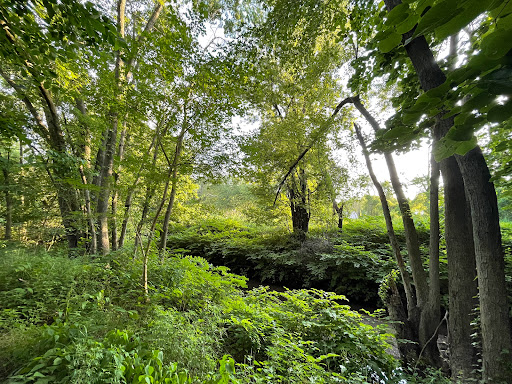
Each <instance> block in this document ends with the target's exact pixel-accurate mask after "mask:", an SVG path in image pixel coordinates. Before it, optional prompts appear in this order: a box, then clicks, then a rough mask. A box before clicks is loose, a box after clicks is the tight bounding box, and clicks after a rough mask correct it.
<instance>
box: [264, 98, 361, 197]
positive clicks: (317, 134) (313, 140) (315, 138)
mask: <svg viewBox="0 0 512 384" xmlns="http://www.w3.org/2000/svg"><path fill="white" fill-rule="evenodd" d="M356 100H359V95H357V96H353V97H347V98H346V99H344V100H343V101H341V102H340V103H339V104H338V105H337V106H336V108H334V112H333V113H332V115H331V117H330V118H329V120H327V121H326V122H325V123H324V124H323V125H322V126H320V128H319V129H318V130H317V131H316V132H315V133H314V134H313V135H312V137H311V141H310V143H309V144H308V145H307V147H306V148H305V149H304V150H303V151H302V153H301V154H300V155H299V157H297V160H295V161H294V162H293V164H292V165H291V166H290V168H289V169H288V172H286V175H284V177H283V179H282V180H281V182H280V183H279V186H278V187H277V192H276V197H275V199H274V205H275V204H276V201H277V198H278V196H279V193H280V192H281V188H283V185H284V183H285V182H286V180H287V179H288V177H289V176H290V175H291V173H292V172H293V170H294V169H295V167H296V166H297V165H298V164H299V162H300V161H301V160H302V159H303V158H304V156H306V154H307V153H308V152H309V150H310V149H311V148H313V145H315V143H316V142H317V141H318V139H319V138H320V137H321V136H323V135H324V134H325V133H326V132H327V130H328V129H329V128H330V126H331V122H332V121H333V119H334V118H335V117H336V115H337V114H338V113H339V112H340V110H341V108H343V107H344V106H345V105H347V104H350V103H354V102H355V101H356Z"/></svg>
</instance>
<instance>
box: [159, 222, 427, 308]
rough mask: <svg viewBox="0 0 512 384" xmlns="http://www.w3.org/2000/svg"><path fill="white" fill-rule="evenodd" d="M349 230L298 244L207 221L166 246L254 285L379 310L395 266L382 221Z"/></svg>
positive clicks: (178, 230)
mask: <svg viewBox="0 0 512 384" xmlns="http://www.w3.org/2000/svg"><path fill="white" fill-rule="evenodd" d="M356 223H357V224H356ZM347 225H348V226H347V227H346V230H345V231H344V233H342V234H339V233H336V232H333V233H331V234H329V235H327V236H325V234H320V233H319V234H318V235H315V234H313V235H312V236H311V237H310V238H309V239H307V240H306V241H305V242H303V243H300V242H298V241H296V240H295V239H294V238H293V237H292V236H290V234H288V233H285V232H281V231H278V230H271V229H267V230H261V229H260V230H257V229H255V228H251V227H246V226H243V225H240V224H238V223H236V222H234V221H230V220H209V221H205V222H203V223H201V224H199V225H195V226H191V227H188V228H183V227H175V228H174V231H173V233H172V234H170V236H169V243H168V245H169V246H170V247H171V249H175V250H183V249H185V250H186V252H187V253H190V254H192V255H194V256H201V257H204V258H206V259H207V260H209V261H210V262H211V263H213V264H215V265H226V266H228V267H230V268H231V269H233V270H234V271H235V272H238V273H242V274H244V275H246V276H248V277H249V278H250V279H252V280H255V281H259V282H264V283H268V284H279V285H285V286H287V287H290V288H310V287H321V288H324V289H326V290H332V291H335V292H337V293H340V294H344V295H347V296H348V297H349V298H350V299H351V300H355V301H357V302H369V303H372V305H375V304H376V301H377V300H378V299H377V289H378V285H379V283H380V281H381V280H382V278H383V277H384V276H385V275H386V274H387V273H388V272H389V271H390V270H391V269H392V268H393V267H394V261H393V258H392V254H391V248H390V246H389V244H388V243H389V240H388V238H387V234H386V229H385V227H384V226H383V223H382V220H378V219H376V220H371V219H368V220H365V221H361V220H359V221H354V222H353V223H352V222H351V221H348V224H347ZM401 239H403V236H402V237H401ZM422 240H426V239H425V238H424V236H423V239H422Z"/></svg>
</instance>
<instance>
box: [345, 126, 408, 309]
mask: <svg viewBox="0 0 512 384" xmlns="http://www.w3.org/2000/svg"><path fill="white" fill-rule="evenodd" d="M354 128H355V132H356V136H357V139H358V140H359V144H360V145H361V148H362V150H363V155H364V159H365V161H366V167H367V168H368V173H369V175H370V178H371V179H372V182H373V185H374V186H375V189H377V193H378V195H379V199H380V204H381V206H382V213H383V214H384V219H385V220H386V229H387V232H388V237H389V243H390V244H391V249H392V250H393V254H394V255H395V259H396V262H397V264H398V269H399V270H400V274H401V276H402V282H403V285H404V290H405V297H406V299H407V310H408V312H409V313H413V312H414V311H415V308H416V299H415V297H414V294H413V290H412V284H411V277H410V275H409V272H408V271H407V268H406V266H405V262H404V259H403V257H402V253H401V251H400V246H399V245H398V241H397V239H396V235H395V230H394V228H393V220H392V219H391V213H390V211H389V205H388V200H387V199H386V194H385V193H384V188H382V185H381V184H380V183H379V181H378V180H377V177H376V176H375V173H374V172H373V166H372V162H371V160H370V156H369V154H368V148H367V147H366V143H365V141H364V138H363V135H362V134H361V131H360V129H359V127H358V126H357V124H354Z"/></svg>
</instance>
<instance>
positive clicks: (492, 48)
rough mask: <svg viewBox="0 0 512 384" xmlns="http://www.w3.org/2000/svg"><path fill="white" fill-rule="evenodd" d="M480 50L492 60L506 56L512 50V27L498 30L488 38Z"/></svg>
mask: <svg viewBox="0 0 512 384" xmlns="http://www.w3.org/2000/svg"><path fill="white" fill-rule="evenodd" d="M480 48H481V49H482V52H483V53H484V55H486V56H487V57H489V58H491V59H499V58H500V57H502V56H505V55H506V54H507V52H508V51H510V50H511V49H512V25H510V28H508V29H498V30H496V31H494V32H493V33H491V34H489V35H488V36H486V37H485V39H484V40H483V41H482V44H481V45H480Z"/></svg>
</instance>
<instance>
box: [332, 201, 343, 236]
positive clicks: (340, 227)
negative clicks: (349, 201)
mask: <svg viewBox="0 0 512 384" xmlns="http://www.w3.org/2000/svg"><path fill="white" fill-rule="evenodd" d="M332 206H333V209H334V212H336V215H338V230H339V231H340V232H343V208H344V206H345V204H344V203H341V205H338V204H337V203H336V201H335V200H333V203H332Z"/></svg>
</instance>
